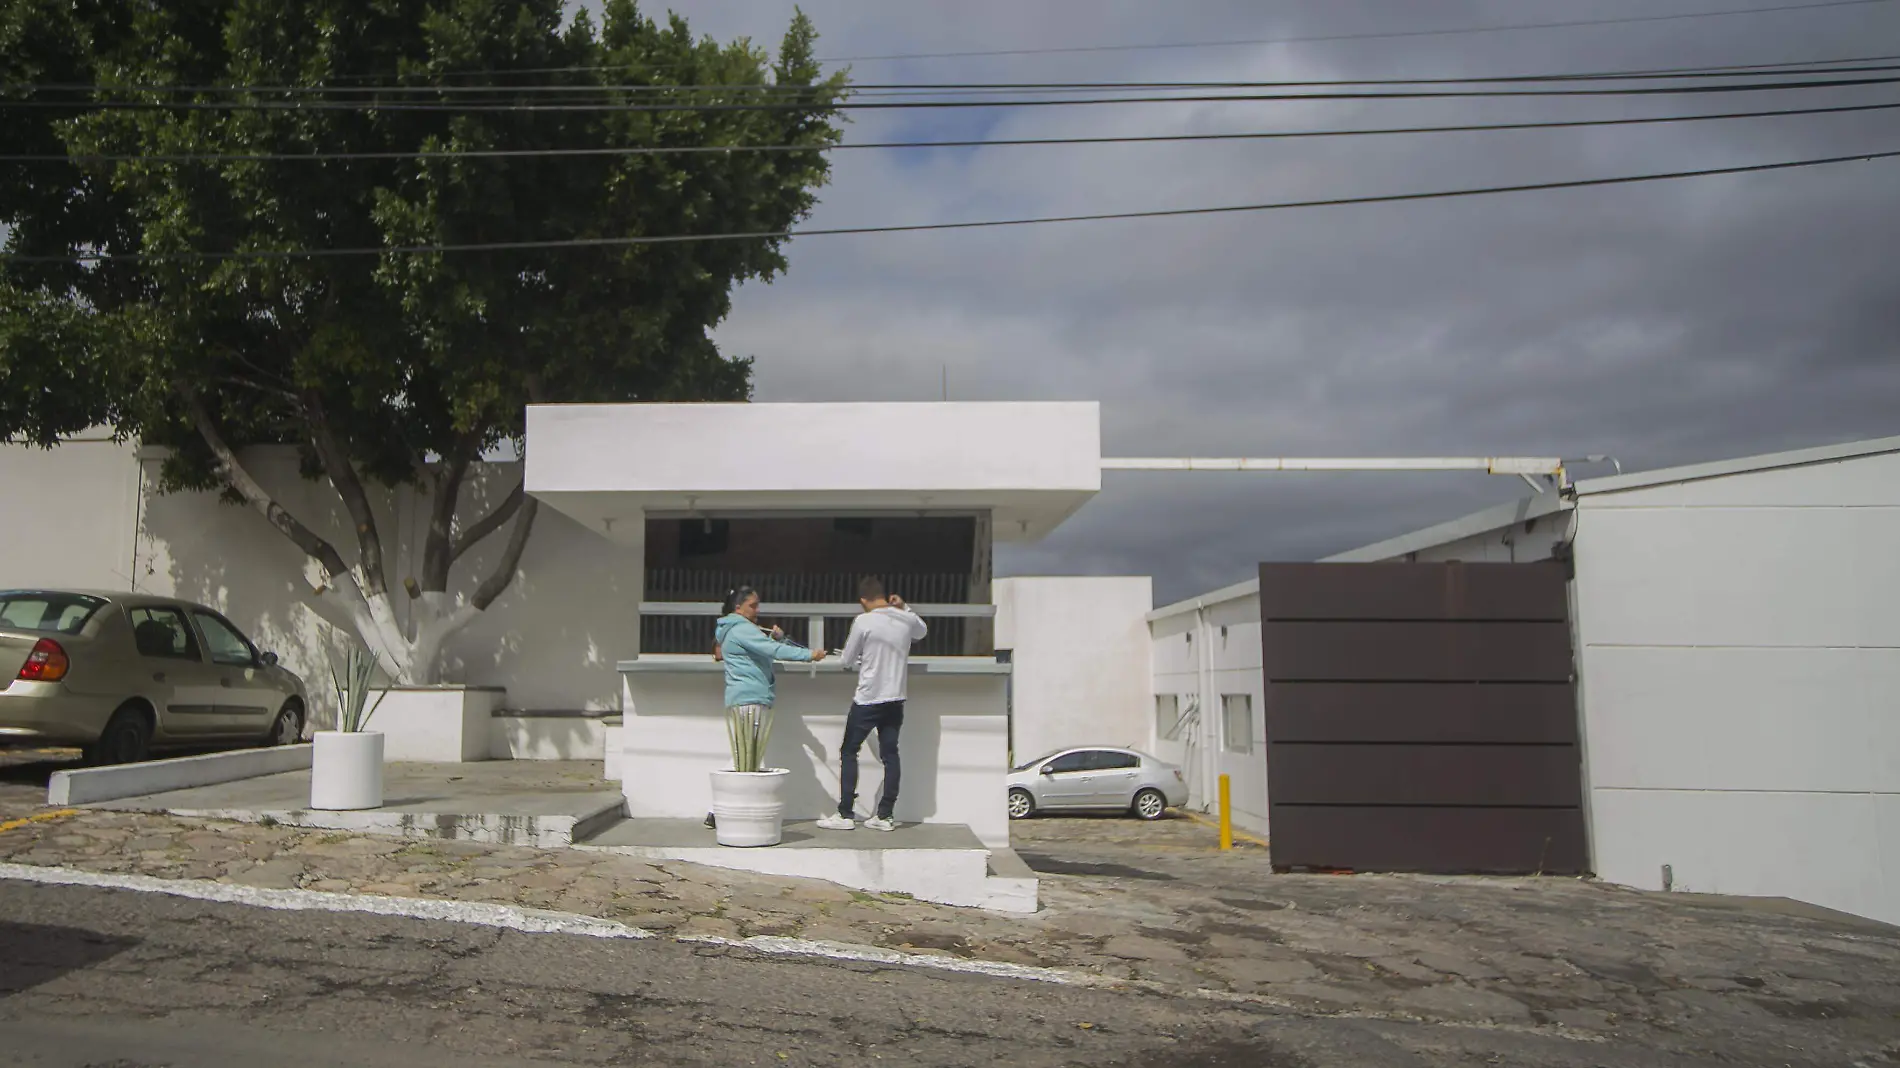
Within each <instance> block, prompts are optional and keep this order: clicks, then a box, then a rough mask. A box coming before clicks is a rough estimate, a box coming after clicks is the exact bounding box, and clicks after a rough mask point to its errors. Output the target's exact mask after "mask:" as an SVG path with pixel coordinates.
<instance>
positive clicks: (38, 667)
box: [20, 638, 72, 682]
mask: <svg viewBox="0 0 1900 1068" xmlns="http://www.w3.org/2000/svg"><path fill="white" fill-rule="evenodd" d="M71 666H72V662H71V661H69V660H67V659H66V650H64V649H61V648H60V647H59V643H58V642H56V641H54V640H53V639H51V638H41V639H40V640H39V641H38V642H37V643H35V644H34V646H33V651H32V652H30V653H28V654H26V663H24V664H21V665H20V681H21V682H58V681H59V680H61V679H63V678H65V677H66V669H67V668H69V667H71Z"/></svg>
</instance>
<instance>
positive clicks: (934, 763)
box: [618, 655, 1009, 848]
mask: <svg viewBox="0 0 1900 1068" xmlns="http://www.w3.org/2000/svg"><path fill="white" fill-rule="evenodd" d="M619 667H620V672H621V687H622V690H621V697H622V706H623V714H624V717H625V728H624V730H623V731H622V732H621V739H622V751H621V759H620V763H619V767H618V770H619V772H620V774H621V776H622V788H623V790H624V791H625V793H626V797H627V810H628V813H629V815H631V816H633V817H634V818H636V819H637V818H639V817H642V816H645V817H654V818H665V819H696V818H702V817H704V816H705V814H706V813H707V812H708V811H709V810H710V809H711V808H712V784H711V780H710V777H709V773H710V772H712V771H715V770H718V769H720V768H724V767H728V766H729V765H730V758H729V755H728V751H727V742H726V720H725V703H724V696H725V686H724V682H723V676H724V668H723V667H722V666H721V665H720V664H719V663H717V662H716V661H714V660H713V659H712V658H711V657H709V656H704V655H678V656H663V655H652V656H642V657H640V658H639V659H637V660H627V661H623V662H621V663H620V665H619ZM1008 676H1009V665H1008V664H999V663H996V662H995V661H993V660H988V659H984V658H978V657H917V658H915V659H913V660H912V661H911V671H910V693H909V698H908V700H907V702H906V704H905V707H904V727H903V733H902V739H901V751H902V753H903V757H904V781H903V786H902V790H901V792H900V794H899V797H898V802H897V819H898V821H899V822H904V823H909V822H918V823H948V824H962V825H964V826H967V827H969V828H970V829H971V830H972V831H973V832H975V834H976V836H977V837H978V838H979V839H981V840H982V841H983V842H984V844H986V845H989V846H992V847H996V848H1003V847H1007V846H1008V844H1009V814H1008V812H1007V810H1006V808H1005V803H1006V796H1005V795H1006V790H1005V787H1004V778H1005V777H1006V775H1007V774H1008V763H1009V760H1008V745H1009V727H1008V716H1007V711H1008V709H1007V685H1008V681H1009V679H1008ZM856 685H857V676H856V675H854V674H852V673H851V672H848V671H845V670H844V669H843V667H842V666H841V665H839V664H838V663H836V662H835V661H825V662H823V663H820V664H817V665H810V664H793V663H786V664H780V665H779V670H778V702H777V704H776V705H775V707H774V713H775V714H774V718H773V726H772V739H771V742H770V743H769V745H768V746H767V748H766V755H767V762H768V763H769V764H770V765H772V766H774V767H781V768H790V769H791V776H790V781H789V782H788V783H787V784H786V791H785V818H786V819H787V820H807V819H817V818H818V817H820V816H823V815H825V814H827V813H829V812H831V811H833V810H834V809H835V808H836V807H837V803H838V750H839V747H840V745H841V744H842V743H843V740H844V723H845V714H846V713H847V712H848V711H849V709H850V707H851V693H852V690H853V689H854V688H855V687H856ZM858 759H859V776H858V800H857V804H858V812H859V815H860V816H863V815H866V814H868V813H870V812H871V811H872V810H873V808H874V806H875V805H876V804H877V797H878V793H879V790H880V789H881V787H882V784H883V781H884V769H883V766H882V765H881V764H880V763H879V762H878V759H877V739H876V736H875V735H873V736H872V738H871V739H870V740H869V741H868V742H866V743H865V746H864V748H863V749H862V750H861V751H860V753H859V757H858ZM839 833H842V832H839ZM853 833H859V834H874V833H876V832H867V831H862V830H860V831H857V832H853Z"/></svg>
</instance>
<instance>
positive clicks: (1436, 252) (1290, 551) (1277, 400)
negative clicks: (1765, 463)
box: [679, 0, 1900, 597]
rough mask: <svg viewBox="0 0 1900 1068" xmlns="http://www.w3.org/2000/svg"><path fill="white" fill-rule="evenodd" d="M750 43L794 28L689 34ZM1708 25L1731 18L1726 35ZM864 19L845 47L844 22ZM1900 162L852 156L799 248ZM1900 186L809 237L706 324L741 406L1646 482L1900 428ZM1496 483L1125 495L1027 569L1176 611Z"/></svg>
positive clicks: (1443, 113) (1086, 25) (1312, 123)
mask: <svg viewBox="0 0 1900 1068" xmlns="http://www.w3.org/2000/svg"><path fill="white" fill-rule="evenodd" d="M679 6H680V7H681V9H682V10H683V11H684V12H686V13H687V14H688V15H689V16H690V17H691V18H692V19H693V21H694V23H695V26H696V28H698V29H700V30H703V31H706V32H710V33H714V34H716V35H719V36H721V37H724V36H729V35H732V34H746V35H750V36H752V37H753V38H754V39H755V40H758V41H761V42H766V43H770V42H774V41H776V40H777V38H778V35H779V34H780V33H781V32H782V30H783V27H784V25H785V22H786V20H787V19H788V18H789V17H790V13H791V5H790V3H778V2H756V3H742V2H737V0H704V2H696V3H681V4H680V5H679ZM1723 6H1730V5H1726V4H1724V3H1723V2H1722V0H1693V2H1692V0H1669V3H1667V4H1661V3H1625V4H1608V3H1588V4H1586V3H1581V2H1561V0H1545V2H1539V3H1522V2H1515V0H1513V2H1510V3H1503V2H1498V3H1453V2H1436V0H1434V2H1431V3H1421V2H1416V0H1377V2H1374V0H1362V2H1356V3H1344V2H1337V0H1334V2H1320V0H1312V2H1309V3H1306V4H1303V5H1286V4H1276V5H1273V6H1272V10H1271V11H1263V10H1262V8H1263V7H1264V5H1258V4H1253V3H1228V4H1217V3H1203V4H1187V5H1183V4H1170V5H1165V6H1164V5H1155V4H1147V3H1141V4H1137V3H1123V4H1102V3H1099V2H1096V0H1060V2H1055V0H1050V2H1043V3H1038V4H1033V5H1023V4H1018V3H1002V2H995V3H960V4H955V5H951V4H929V5H923V4H916V5H883V6H878V7H875V8H871V7H866V6H865V5H862V4H856V3H847V2H844V0H836V2H826V3H806V4H805V8H806V10H807V11H809V12H811V13H812V15H813V17H814V18H815V19H816V20H817V22H818V25H819V29H820V31H821V32H822V33H823V34H824V40H823V42H822V45H821V52H823V53H824V54H827V55H864V54H882V53H892V52H916V51H951V50H959V49H974V48H1024V47H1052V46H1067V45H1078V44H1083V45H1086V44H1097V43H1121V42H1142V41H1147V42H1161V41H1180V40H1207V39H1234V38H1261V37H1276V36H1297V35H1308V34H1336V33H1355V32H1391V31H1407V30H1415V29H1423V28H1429V27H1444V26H1473V25H1485V24H1499V23H1507V22H1523V21H1547V20H1555V19H1575V18H1602V17H1614V16H1618V15H1650V14H1657V13H1666V12H1669V11H1696V10H1710V9H1713V8H1719V7H1723ZM1732 6H1743V5H1741V4H1739V3H1737V4H1734V5H1732ZM867 12H868V14H867ZM1895 40H1900V4H1877V5H1868V6H1865V7H1857V8H1837V9H1825V10H1819V11H1813V12H1784V13H1777V14H1769V15H1759V16H1753V17H1743V18H1709V19H1690V20H1682V21H1676V22H1653V23H1639V24H1630V25H1622V26H1604V27H1593V28H1574V29H1564V30H1548V31H1541V32H1519V33H1508V34H1471V35H1463V36H1444V37H1414V38H1405V39H1398V40H1384V41H1371V40H1367V41H1351V42H1335V43H1330V44H1309V45H1281V46H1254V47H1246V48H1210V49H1182V50H1166V51H1156V52H1122V53H1099V54H1087V55H1079V56H1078V55H1064V56H1015V57H993V58H962V59H955V60H940V61H925V60H918V61H909V62H897V63H882V62H880V63H860V64H858V65H857V66H856V68H855V77H856V78H857V79H858V80H860V81H937V80H1011V81H1034V80H1051V79H1089V80H1117V79H1126V80H1141V79H1168V78H1199V79H1248V78H1251V79H1274V78H1328V77H1333V78H1337V77H1393V76H1413V77H1423V76H1476V75H1484V74H1518V73H1532V72H1560V71H1582V70H1610V69H1640V68H1649V67H1670V66H1689V65H1712V64H1725V63H1763V62H1777V61H1795V60H1817V59H1828V58H1835V57H1844V56H1857V55H1864V54H1868V53H1870V52H1879V51H1883V50H1885V51H1891V49H1882V48H1881V47H1880V46H1879V42H1883V41H1887V42H1890V41H1895ZM1896 99H1900V92H1896V91H1895V90H1894V89H1892V88H1891V87H1869V88H1864V89H1852V90H1838V91H1831V92H1828V93H1825V94H1807V95H1794V94H1758V95H1751V96H1745V97H1709V98H1695V99H1669V100H1631V99H1621V98H1606V99H1596V100H1542V101H1522V100H1519V101H1499V100H1462V101H1431V102H1359V103H1350V104H1347V103H1338V104H1319V103H1304V104H1286V105H1264V104H1246V105H1231V104H1202V105H1166V106H1150V107H1141V108H1137V107H1118V108H1101V109H1037V110H1033V111H1023V112H1006V113H989V112H986V113H982V114H980V115H974V116H960V117H958V118H956V119H955V120H950V119H947V118H946V117H944V116H940V115H932V114H927V113H894V114H893V113H878V114H870V115H860V117H859V119H858V121H856V122H854V123H853V124H852V125H851V126H850V128H849V130H848V133H847V138H848V139H850V140H873V139H876V140H883V139H887V138H892V137H924V138H940V137H946V136H958V135H964V134H967V133H968V132H970V131H971V130H972V129H976V130H979V131H981V132H982V133H984V134H985V135H987V136H992V137H1005V136H1007V137H1018V136H1086V135H1101V134H1143V133H1170V132H1186V131H1196V132H1199V131H1212V130H1249V129H1297V128H1324V127H1342V126H1370V125H1399V124H1409V123H1415V122H1429V123H1457V122H1473V121H1481V122H1497V121H1517V120H1523V119H1540V118H1577V117H1607V116H1623V115H1663V114H1687V113H1693V112H1696V111H1704V110H1708V111H1719V110H1738V109H1743V108H1750V107H1755V106H1764V107H1776V106H1781V107H1787V106H1814V105H1818V104H1824V103H1836V102H1865V101H1877V100H1896ZM1896 148H1900V113H1871V114H1865V115H1858V116H1835V117H1802V118H1782V119H1773V120H1748V121H1735V122H1711V123H1696V124H1681V125H1669V126H1652V127H1636V128H1623V129H1607V130H1606V129H1598V130H1563V131H1548V132H1523V133H1485V134H1455V135H1430V136H1418V137H1391V138H1363V139H1349V140H1346V139H1342V140H1327V141H1285V142H1271V143H1260V142H1254V143H1239V144H1234V143H1226V144H1171V145H1133V146H1121V147H1113V148H1017V149H1002V148H998V149H984V150H954V151H953V150H941V151H932V152H927V153H925V152H909V153H897V152H848V153H839V154H838V155H837V156H836V157H835V158H836V175H835V181H834V183H833V185H832V186H831V187H830V188H829V189H828V190H826V192H825V194H824V203H823V205H822V206H821V207H820V208H819V210H818V212H817V213H816V215H815V217H814V218H813V220H812V224H813V225H819V226H826V225H853V224H865V223H869V224H876V223H910V222H922V221H932V220H952V219H971V218H984V217H1007V216H1022V215H1037V214H1049V213H1068V212H1092V211H1117V210H1143V209H1152V208H1164V207H1187V206H1196V205H1211V204H1231V203H1258V202H1265V201H1274V200H1290V199H1303V198H1309V197H1323V196H1354V195H1369V194H1381V193H1391V192H1401V191H1408V190H1419V189H1449V188H1457V187H1460V186H1479V185H1494V184H1509V183H1517V182H1536V181H1548V180H1562V179H1566V178H1578V177H1590V176H1603V175H1615V174H1635V173H1643V172H1649V171H1666V170H1680V169H1693V168H1700V167H1719V166H1734V165H1741V164H1748V163H1754V162H1765V161H1773V160H1781V159H1794V158H1799V157H1803V156H1829V155H1839V154H1845V153H1851V152H1855V151H1879V150H1891V149H1896ZM1896 190H1900V162H1876V163H1864V164H1846V165H1841V166H1836V167H1830V168H1815V169H1808V170H1801V171H1787V172H1779V173H1772V174H1763V175H1746V176H1736V177H1719V178H1706V179H1694V180H1685V181H1676V182H1660V183H1654V184H1647V185H1640V186H1624V187H1615V188H1607V189H1594V190H1569V191H1552V192H1547V193H1527V194H1513V195H1508V196H1497V197H1488V198H1482V199H1474V200H1448V201H1433V202H1419V203H1409V204H1395V205H1383V206H1368V207H1353V208H1339V209H1323V210H1313V211H1301V212H1286V213H1273V214H1268V215H1261V216H1225V217H1218V218H1211V219H1186V220H1159V221H1149V222H1126V223H1121V222H1117V223H1100V224H1083V225H1076V226H1051V227H1039V228H1025V229H1017V230H1008V231H981V232H968V233H952V234H945V233H936V234H914V235H896V236H889V237H864V238H822V239H821V238H812V239H808V240H804V241H799V242H795V243H794V245H793V246H792V252H791V255H792V269H791V272H790V273H789V274H788V275H787V276H786V277H784V278H782V279H780V280H779V281H777V282H775V283H774V284H772V285H770V286H751V287H748V288H747V289H745V290H744V291H743V292H742V293H741V294H740V295H739V297H738V300H737V305H736V309H735V312H734V315H733V318H732V320H731V322H730V323H728V324H727V325H726V327H725V328H723V330H722V331H721V340H722V343H723V344H724V345H725V346H726V347H727V348H728V349H729V350H731V351H734V352H742V353H748V354H753V355H756V356H757V357H758V358H759V362H758V387H759V388H758V395H759V398H760V399H762V400H821V399H934V398H935V397H936V396H937V395H938V394H939V391H940V390H941V388H942V387H941V381H942V375H943V372H944V370H945V369H946V368H947V370H948V376H949V381H950V391H951V395H952V396H953V397H955V398H960V399H1032V398H1060V399H1095V400H1100V401H1101V402H1102V403H1103V408H1104V417H1103V421H1104V430H1105V437H1106V447H1107V448H1108V450H1109V451H1110V452H1112V453H1116V454H1122V455H1184V454H1189V453H1199V454H1209V453H1212V454H1220V455H1235V454H1243V453H1244V454H1252V455H1268V456H1271V455H1425V454H1457V455H1470V454H1477V455H1495V454H1501V453H1518V454H1530V455H1553V454H1562V455H1567V456H1568V455H1579V454H1582V453H1586V452H1609V453H1613V454H1615V455H1617V456H1618V457H1619V458H1621V459H1622V460H1623V462H1624V464H1625V466H1626V467H1631V468H1643V467H1656V466H1663V465H1667V464H1673V463H1679V462H1689V461H1695V460H1702V459H1713V458H1719V457H1724V456H1734V455H1743V454H1748V453H1752V452H1757V451H1769V450H1774V449H1779V448H1785V447H1792V446H1797V445H1806V444H1819V443H1825V442H1832V441H1841V440H1848V439H1852V438H1856V437H1866V436H1876V435H1880V434H1888V433H1900V404H1897V403H1896V402H1900V359H1896V356H1900V351H1897V350H1900V292H1896V291H1897V290H1900V285H1897V284H1896V283H1897V282H1900V272H1897V271H1896V268H1895V266H1894V257H1893V256H1892V252H1891V250H1892V249H1894V248H1896V247H1900V211H1896V210H1895V208H1896V206H1897V205H1896V195H1895V194H1896ZM1522 488H1523V487H1522V484H1521V483H1518V482H1515V481H1511V480H1506V479H1501V478H1495V479H1494V478H1488V477H1486V476H1481V475H1475V474H1472V475H1464V474H1450V475H1414V476H1380V475H1336V476H1295V475H1259V476H1212V475H1210V476H1191V477H1190V476H1178V475H1115V476H1111V477H1110V478H1109V480H1108V481H1107V483H1106V487H1105V491H1104V493H1103V495H1102V497H1101V498H1100V499H1098V500H1097V501H1096V502H1094V503H1093V504H1091V505H1090V506H1089V507H1088V508H1087V509H1085V510H1084V511H1083V512H1082V513H1081V514H1080V515H1078V516H1077V517H1076V519H1074V520H1073V521H1072V522H1071V524H1070V525H1068V526H1066V527H1065V528H1064V529H1063V530H1062V531H1061V532H1060V533H1058V534H1057V535H1056V536H1054V537H1052V538H1051V539H1050V540H1049V541H1047V542H1046V543H1044V544H1041V545H1037V546H1033V547H1027V548H1020V549H1012V550H1010V551H1009V552H1008V553H1006V554H1005V555H1004V557H1003V563H1004V565H1005V566H1007V567H1009V568H1012V569H1014V570H1016V571H1018V572H1028V571H1050V572H1065V571H1067V572H1083V573H1088V572H1096V573H1108V572H1119V573H1152V574H1155V575H1156V576H1157V579H1158V593H1159V594H1160V595H1161V596H1163V597H1174V596H1182V595H1187V594H1191V593H1193V592H1196V591H1197V590H1199V589H1202V588H1207V587H1212V586H1218V585H1224V584H1226V583H1229V582H1233V581H1238V580H1240V579H1242V578H1245V577H1246V576H1247V574H1248V573H1249V572H1250V570H1251V567H1252V565H1253V564H1254V563H1255V562H1256V561H1258V560H1261V559H1301V558H1308V559H1310V558H1312V557H1314V556H1318V555H1324V554H1327V553H1331V552H1335V551H1339V550H1342V549H1347V548H1351V547H1353V546H1355V545H1357V544H1361V543H1365V542H1369V541H1374V540H1379V539H1381V538H1384V537H1387V536H1390V535H1393V534H1396V533H1400V532H1402V531H1405V530H1408V529H1411V528H1413V527H1416V526H1420V525H1424V524H1427V523H1432V522H1437V521H1440V520H1444V519H1449V518H1452V517H1455V516H1457V515H1459V514H1462V513H1464V512H1466V511H1469V510H1471V509H1473V508H1477V507H1482V506H1483V505H1485V504H1488V503H1492V502H1494V501H1496V500H1501V499H1507V498H1510V497H1513V496H1515V495H1517V494H1518V492H1519V491H1520V490H1521V489H1522Z"/></svg>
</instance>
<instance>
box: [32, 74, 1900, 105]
mask: <svg viewBox="0 0 1900 1068" xmlns="http://www.w3.org/2000/svg"><path fill="white" fill-rule="evenodd" d="M1895 82H1900V77H1869V78H1841V79H1833V80H1828V81H1810V82H1750V83H1744V84H1740V85H1665V86H1637V87H1618V88H1611V89H1455V90H1449V91H1439V90H1434V91H1431V92H1398V93H1388V92H1369V93H1337V92H1335V93H1208V94H1196V95H1187V96H1122V97H1088V98H1083V99H1066V100H1030V99H1019V100H876V101H865V102H854V101H840V102H830V103H825V102H805V103H763V104H760V103H749V104H631V103H612V104H604V103H589V104H571V103H564V104H519V103H514V104H484V103H477V104H461V103H456V104H434V103H429V104H418V103H409V102H401V101H398V102H393V103H381V102H369V103H361V102H339V101H331V100H313V101H297V102H294V103H293V102H283V101H226V102H215V101H195V100H190V101H172V102H163V103H152V102H145V101H120V100H108V101H53V100H0V109H7V108H22V109H31V110H42V109H50V108H60V109H66V110H79V111H90V110H97V111H437V112H457V113H476V112H508V113H517V112H739V111H811V110H833V111H885V110H911V109H941V108H1019V107H1020V108H1028V107H1080V106H1087V105H1100V104H1193V103H1246V102H1255V103H1259V102H1289V101H1300V100H1437V99H1467V98H1475V97H1558V96H1562V97H1582V96H1681V95H1689V94H1696V95H1700V94H1706V93H1753V92H1776V91H1783V90H1793V89H1840V88H1851V87H1854V86H1864V85H1891V84H1893V83H1895Z"/></svg>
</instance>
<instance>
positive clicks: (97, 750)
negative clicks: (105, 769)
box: [86, 705, 152, 764]
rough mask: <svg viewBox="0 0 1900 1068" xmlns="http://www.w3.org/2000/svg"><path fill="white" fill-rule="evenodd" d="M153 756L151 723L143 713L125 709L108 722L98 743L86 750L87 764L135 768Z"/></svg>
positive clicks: (133, 708)
mask: <svg viewBox="0 0 1900 1068" xmlns="http://www.w3.org/2000/svg"><path fill="white" fill-rule="evenodd" d="M151 754H152V721H151V718H150V717H149V716H147V715H146V712H145V710H144V709H142V708H140V707H138V706H137V705H126V706H125V707H123V708H121V709H119V710H118V711H117V712H114V713H113V714H112V718H111V719H110V720H108V721H106V729H105V730H103V731H100V732H99V740H98V741H96V742H94V743H93V744H91V745H89V746H87V747H86V762H87V763H88V764H136V763H138V762H139V761H141V760H144V759H145V758H146V757H148V756H150V755H151Z"/></svg>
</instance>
